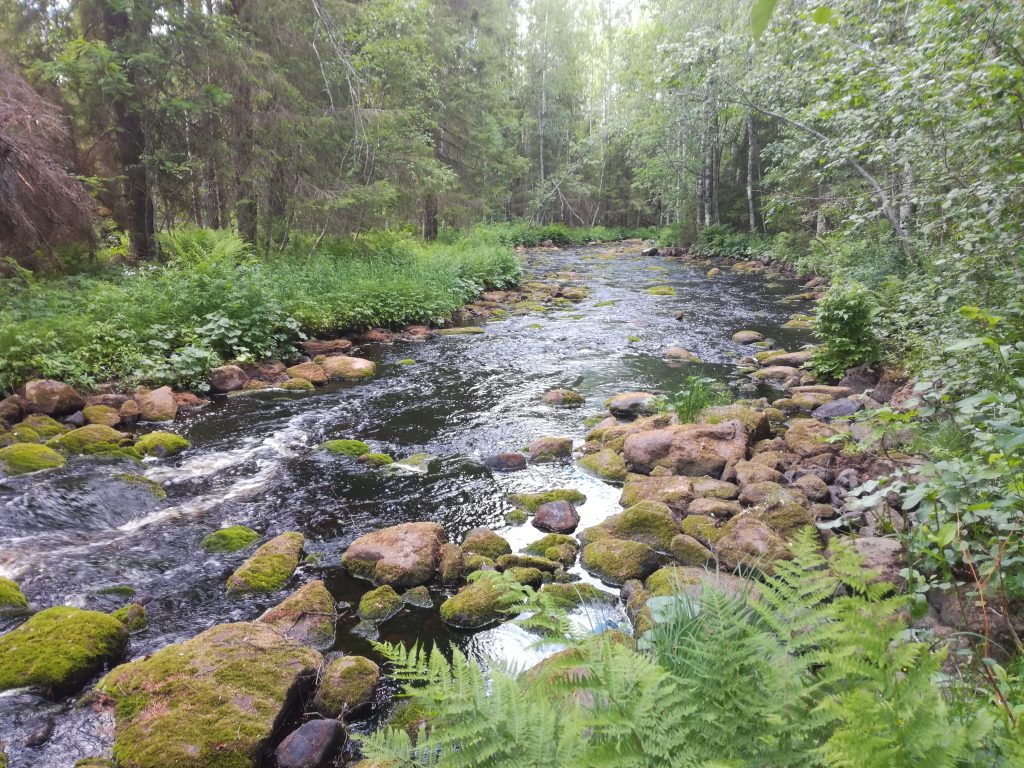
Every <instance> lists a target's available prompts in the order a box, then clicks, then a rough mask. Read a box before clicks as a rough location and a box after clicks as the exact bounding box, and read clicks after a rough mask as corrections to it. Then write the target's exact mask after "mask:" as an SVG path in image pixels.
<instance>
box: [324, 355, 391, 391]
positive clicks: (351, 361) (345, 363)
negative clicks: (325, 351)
mask: <svg viewBox="0 0 1024 768" xmlns="http://www.w3.org/2000/svg"><path fill="white" fill-rule="evenodd" d="M320 365H321V367H322V368H323V370H324V372H325V373H326V374H327V376H328V377H329V378H331V379H364V378H366V377H367V376H373V374H374V373H376V372H377V366H376V365H375V364H374V363H373V362H372V361H370V360H364V359H363V358H361V357H346V356H345V355H334V356H332V357H325V358H324V359H323V361H322V362H321V363H320ZM313 383H314V384H315V383H316V382H315V381H314V382H313Z"/></svg>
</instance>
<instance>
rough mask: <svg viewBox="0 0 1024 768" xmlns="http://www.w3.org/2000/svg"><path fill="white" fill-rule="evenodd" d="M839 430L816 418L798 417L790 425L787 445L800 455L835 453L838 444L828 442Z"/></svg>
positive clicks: (786, 438) (785, 438)
mask: <svg viewBox="0 0 1024 768" xmlns="http://www.w3.org/2000/svg"><path fill="white" fill-rule="evenodd" d="M837 434H838V432H837V431H836V430H835V429H833V428H832V427H830V426H829V425H828V424H824V423H822V422H820V421H817V420H816V419H796V420H794V421H792V422H791V423H790V425H789V429H787V430H786V435H785V437H784V438H783V439H784V440H785V441H786V447H787V448H788V449H789V450H790V451H792V452H793V453H795V454H797V455H798V456H817V455H818V454H821V453H835V452H836V451H837V450H838V446H836V445H834V444H832V443H829V442H827V441H828V439H829V438H831V437H833V436H834V435H837Z"/></svg>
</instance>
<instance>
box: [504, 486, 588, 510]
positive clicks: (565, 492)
mask: <svg viewBox="0 0 1024 768" xmlns="http://www.w3.org/2000/svg"><path fill="white" fill-rule="evenodd" d="M508 500H509V501H510V502H512V503H513V504H515V505H516V506H517V507H521V508H522V509H525V510H526V511H527V512H529V513H530V514H533V513H535V512H536V511H537V510H538V509H540V507H541V505H543V504H547V503H549V502H552V501H568V502H572V503H573V504H583V503H585V502H586V500H587V497H586V496H585V495H584V494H582V493H580V492H579V491H577V490H574V489H572V488H553V489H552V490H550V491H538V492H536V493H513V494H510V495H509V496H508Z"/></svg>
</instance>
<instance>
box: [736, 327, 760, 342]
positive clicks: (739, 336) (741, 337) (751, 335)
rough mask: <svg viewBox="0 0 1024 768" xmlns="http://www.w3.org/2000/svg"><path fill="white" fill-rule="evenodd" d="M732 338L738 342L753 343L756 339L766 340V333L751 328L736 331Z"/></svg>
mask: <svg viewBox="0 0 1024 768" xmlns="http://www.w3.org/2000/svg"><path fill="white" fill-rule="evenodd" d="M732 340H733V341H735V342H736V343H737V344H753V343H754V342H755V341H764V334H763V333H758V332H757V331H749V330H744V331H736V333H734V334H733V335H732Z"/></svg>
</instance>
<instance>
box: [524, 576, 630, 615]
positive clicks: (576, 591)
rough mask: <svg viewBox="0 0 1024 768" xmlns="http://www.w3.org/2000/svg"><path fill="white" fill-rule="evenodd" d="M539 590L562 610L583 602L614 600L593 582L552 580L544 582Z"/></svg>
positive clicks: (570, 608) (610, 602)
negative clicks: (560, 581)
mask: <svg viewBox="0 0 1024 768" xmlns="http://www.w3.org/2000/svg"><path fill="white" fill-rule="evenodd" d="M540 591H541V592H542V593H543V594H545V595H547V596H548V597H550V598H551V599H552V600H554V602H555V605H556V606H558V607H559V608H562V609H563V610H567V611H570V610H572V609H573V608H576V607H578V606H580V605H583V604H584V603H607V604H612V603H614V602H615V596H614V595H610V594H608V593H607V592H603V591H601V590H600V589H598V588H597V587H595V586H594V585H593V584H587V583H586V582H582V581H576V582H571V583H568V584H559V583H555V582H552V583H550V584H545V585H544V586H543V587H541V588H540Z"/></svg>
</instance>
